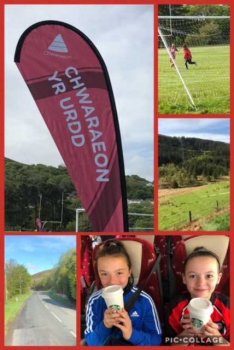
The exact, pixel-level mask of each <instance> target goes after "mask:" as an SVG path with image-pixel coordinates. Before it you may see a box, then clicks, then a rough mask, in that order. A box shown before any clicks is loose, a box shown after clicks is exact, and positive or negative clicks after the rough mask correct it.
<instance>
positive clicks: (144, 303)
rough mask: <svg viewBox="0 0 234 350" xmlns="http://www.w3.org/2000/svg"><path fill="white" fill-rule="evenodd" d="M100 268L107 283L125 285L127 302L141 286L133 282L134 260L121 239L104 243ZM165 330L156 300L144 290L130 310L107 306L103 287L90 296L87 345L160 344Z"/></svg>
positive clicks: (100, 253) (87, 316) (100, 273)
mask: <svg viewBox="0 0 234 350" xmlns="http://www.w3.org/2000/svg"><path fill="white" fill-rule="evenodd" d="M97 270H98V275H99V278H100V281H101V284H102V286H103V287H107V286H110V285H116V284H117V285H120V286H121V287H122V288H123V290H124V304H125V305H126V304H127V302H128V301H129V299H131V298H132V296H133V295H134V293H136V291H137V289H138V288H137V287H134V286H133V276H132V273H131V261H130V258H129V255H128V253H127V251H126V249H125V248H124V246H123V244H122V243H121V242H120V241H117V240H111V241H106V242H105V243H104V244H103V248H102V249H101V250H100V252H99V254H98V256H97ZM161 333H162V332H161V327H160V322H159V318H158V314H157V310H156V307H155V305H154V302H153V300H152V298H151V297H150V296H149V295H148V294H147V293H145V292H143V291H142V292H141V293H140V295H139V297H138V298H137V300H136V302H135V304H134V306H133V307H132V308H131V309H130V311H129V312H127V311H126V310H125V309H123V310H120V311H117V310H113V309H111V308H107V306H106V303H105V300H104V299H103V297H102V290H98V291H97V292H95V293H94V294H93V295H92V296H91V297H90V299H89V302H88V305H87V310H86V330H85V340H86V343H87V345H159V344H160V343H161V340H162V339H161V338H162V336H161Z"/></svg>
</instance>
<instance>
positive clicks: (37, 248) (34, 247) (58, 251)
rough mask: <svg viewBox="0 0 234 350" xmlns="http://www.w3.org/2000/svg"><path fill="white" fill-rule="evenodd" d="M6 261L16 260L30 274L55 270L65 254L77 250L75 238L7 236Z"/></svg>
mask: <svg viewBox="0 0 234 350" xmlns="http://www.w3.org/2000/svg"><path fill="white" fill-rule="evenodd" d="M5 247H6V261H9V260H10V259H13V260H16V262H17V263H18V264H20V265H24V266H25V267H26V268H27V270H28V272H29V273H30V274H32V275H33V274H35V273H37V272H40V271H44V270H49V269H52V268H54V267H55V266H56V265H57V264H58V262H59V259H60V258H61V256H62V255H63V254H65V253H66V252H67V251H69V250H70V249H72V248H76V237H75V236H22V235H20V236H6V237H5Z"/></svg>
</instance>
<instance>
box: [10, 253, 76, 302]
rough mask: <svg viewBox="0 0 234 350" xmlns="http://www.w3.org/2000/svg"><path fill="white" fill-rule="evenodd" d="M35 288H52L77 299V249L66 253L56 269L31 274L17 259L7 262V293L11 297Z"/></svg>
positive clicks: (71, 298) (56, 291)
mask: <svg viewBox="0 0 234 350" xmlns="http://www.w3.org/2000/svg"><path fill="white" fill-rule="evenodd" d="M30 289H34V290H52V291H53V292H55V293H60V294H63V295H66V296H67V298H68V299H70V300H72V301H76V250H75V249H71V250H69V251H68V252H67V253H65V254H64V255H63V256H62V257H61V258H60V261H59V263H58V266H56V267H55V268H54V269H52V270H50V271H46V272H42V273H39V274H36V275H34V276H31V275H30V274H29V272H28V270H27V268H26V267H25V266H23V265H20V264H18V263H17V262H16V261H15V260H12V259H11V260H9V261H8V262H7V263H6V294H7V298H8V299H11V298H12V297H16V296H17V295H20V294H25V293H27V292H29V290H30Z"/></svg>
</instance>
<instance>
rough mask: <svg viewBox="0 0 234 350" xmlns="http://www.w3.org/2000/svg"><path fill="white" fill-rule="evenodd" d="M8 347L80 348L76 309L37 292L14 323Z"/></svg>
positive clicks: (44, 293)
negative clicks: (66, 346)
mask: <svg viewBox="0 0 234 350" xmlns="http://www.w3.org/2000/svg"><path fill="white" fill-rule="evenodd" d="M6 345H76V310H75V309H71V308H69V307H64V306H63V305H61V304H59V302H57V301H55V300H53V299H51V298H50V297H49V296H48V295H47V293H46V292H34V293H33V295H32V296H31V297H30V299H28V301H27V302H26V304H25V306H24V308H23V310H22V312H21V314H20V315H19V316H18V317H17V319H16V321H15V322H14V324H13V329H12V331H11V334H10V336H9V337H8V339H7V344H6Z"/></svg>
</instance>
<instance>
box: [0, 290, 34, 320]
mask: <svg viewBox="0 0 234 350" xmlns="http://www.w3.org/2000/svg"><path fill="white" fill-rule="evenodd" d="M31 295H32V291H30V292H28V293H27V294H21V295H17V296H15V297H14V298H11V299H9V300H7V302H6V304H5V325H6V326H7V325H8V323H9V322H12V321H13V320H14V319H15V318H16V317H17V315H18V314H19V313H20V311H21V310H22V308H23V306H24V304H25V302H26V301H27V300H28V299H29V298H30V296H31Z"/></svg>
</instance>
